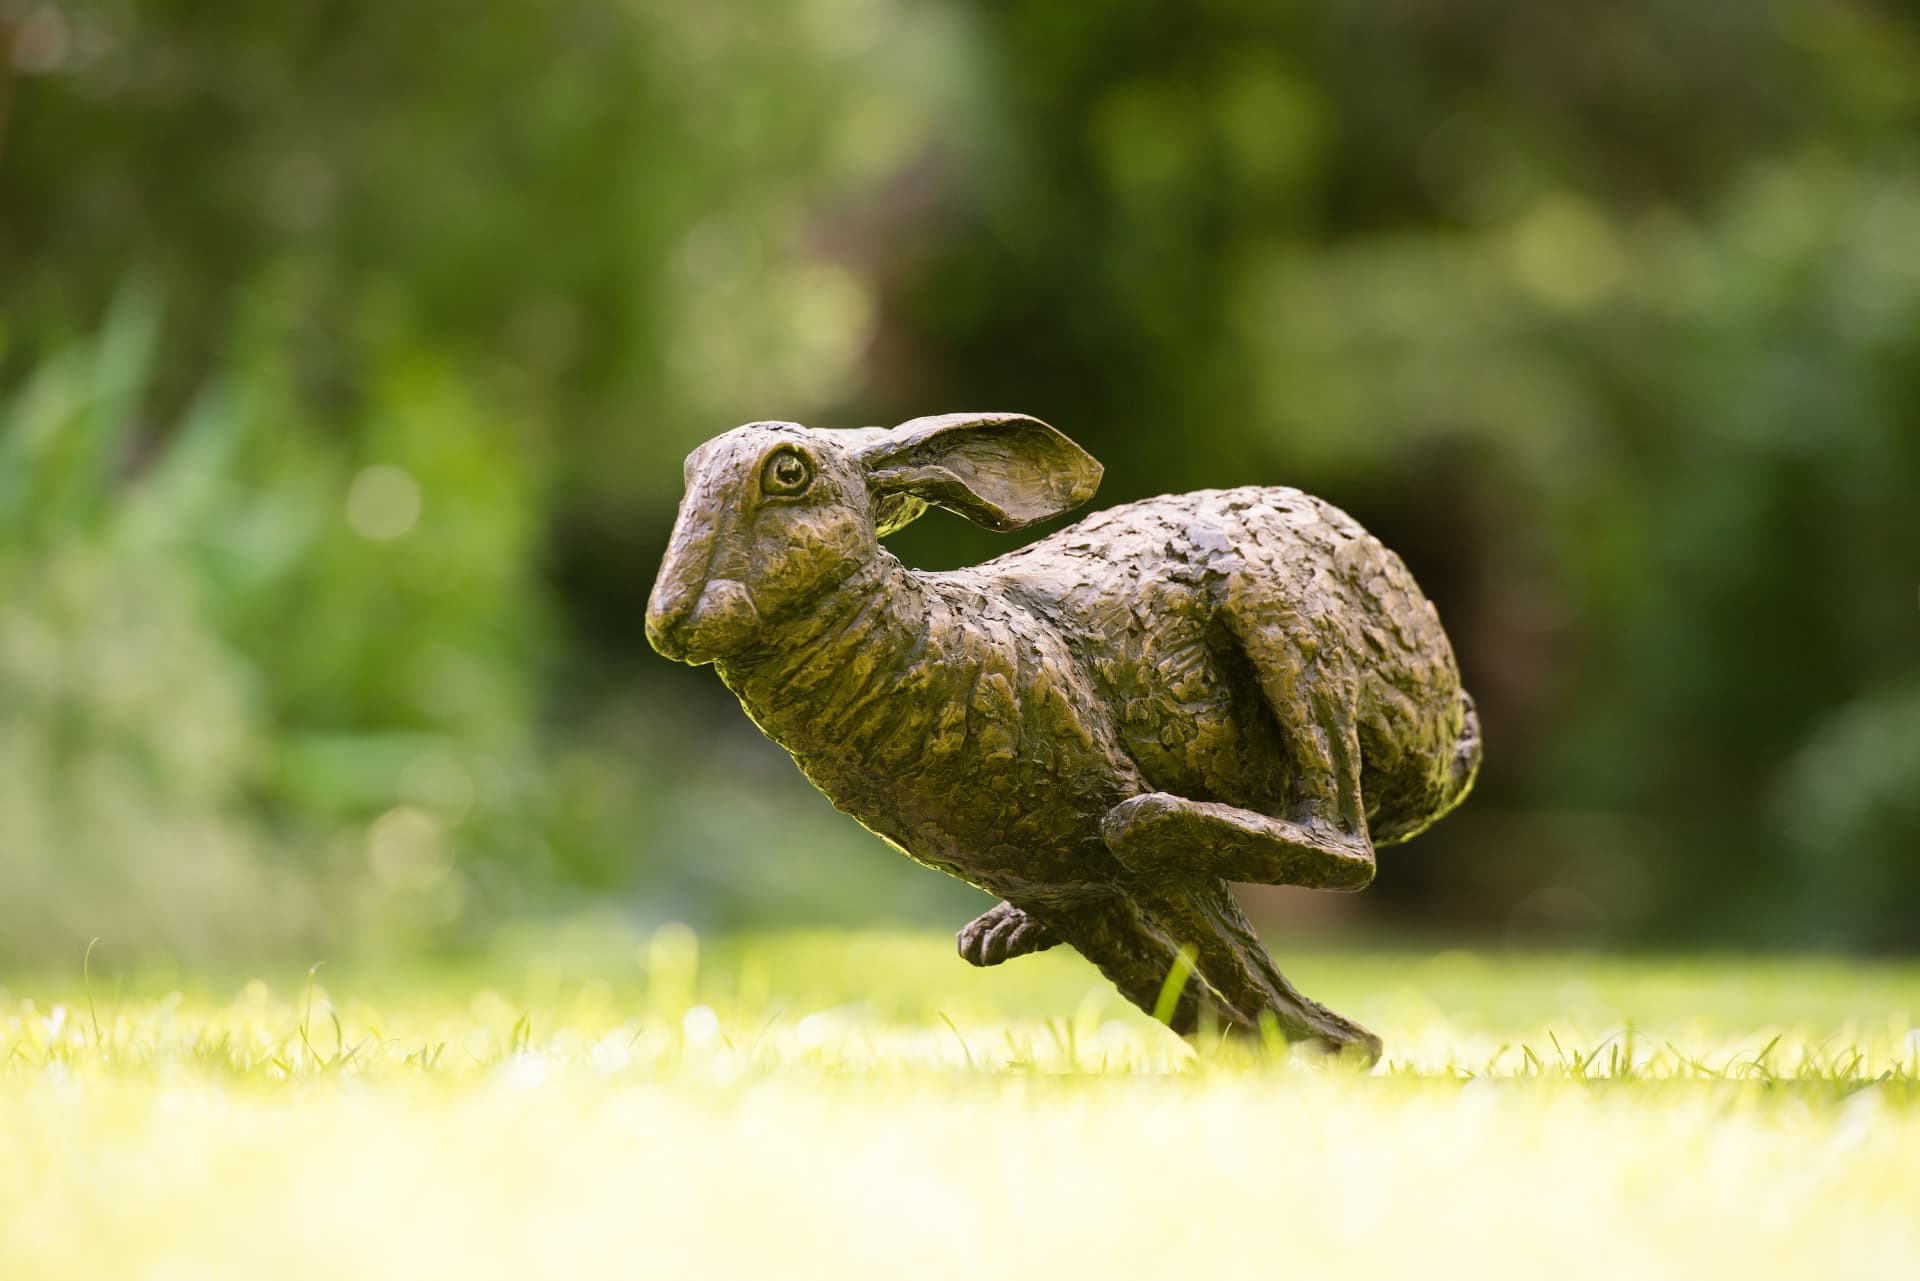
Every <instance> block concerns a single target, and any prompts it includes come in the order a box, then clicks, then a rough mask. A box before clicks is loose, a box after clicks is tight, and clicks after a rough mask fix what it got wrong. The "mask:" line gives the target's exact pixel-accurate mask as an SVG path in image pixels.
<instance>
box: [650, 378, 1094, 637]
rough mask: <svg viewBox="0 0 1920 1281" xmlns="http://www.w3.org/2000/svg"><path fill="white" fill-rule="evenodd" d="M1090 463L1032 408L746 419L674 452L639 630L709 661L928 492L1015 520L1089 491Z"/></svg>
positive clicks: (873, 539) (803, 598)
mask: <svg viewBox="0 0 1920 1281" xmlns="http://www.w3.org/2000/svg"><path fill="white" fill-rule="evenodd" d="M1099 483H1100V464H1099V463H1097V462H1095V461H1094V460H1093V459H1092V458H1091V457H1090V456H1089V455H1088V454H1087V452H1086V451H1085V450H1083V449H1081V448H1080V447H1079V446H1078V445H1076V444H1074V443H1073V442H1072V441H1070V440H1068V439H1067V438H1066V437H1065V436H1062V435H1061V434H1060V433H1059V432H1057V431H1055V430H1054V429H1053V428H1051V427H1049V426H1047V425H1046V424H1045V423H1043V422H1041V421H1040V420H1039V419H1037V418H1028V417H1026V416H1024V415H1022V414H944V415H941V416H940V417H937V418H916V419H914V420H913V421H912V422H908V423H903V424H901V425H900V426H898V427H895V428H892V429H891V430H883V429H879V428H861V429H858V430H854V431H816V430H814V429H812V428H808V427H802V426H800V425H799V424H798V423H780V422H764V423H748V424H747V425H746V426H744V427H736V428H734V429H733V430H732V431H730V432H728V433H726V434H725V435H724V436H716V437H714V438H713V439H712V440H710V441H708V442H707V443H706V444H704V445H702V446H700V448H698V449H696V450H694V451H693V453H691V454H689V455H688V456H687V493H686V497H684V498H682V499H681V500H680V515H679V519H677V520H676V521H675V522H674V526H673V538H672V541H671V542H670V543H669V544H668V546H667V555H666V559H665V560H664V561H663V562H662V563H661V566H660V577H659V578H658V579H657V580H655V582H654V585H653V595H652V597H651V598H650V599H649V600H648V601H647V639H648V640H649V641H651V642H652V643H653V647H654V648H655V649H657V650H659V651H660V652H661V653H662V654H665V655H666V656H667V657H668V658H674V659H679V660H680V661H682V662H687V663H710V662H712V661H714V660H715V659H720V658H726V657H728V656H729V655H733V654H737V653H740V652H742V651H744V650H747V649H750V648H752V647H753V646H755V645H756V644H758V643H760V642H762V641H763V640H766V639H769V632H770V630H771V629H773V628H775V627H777V626H779V625H780V624H781V623H783V622H786V621H788V620H790V619H794V618H798V617H802V616H804V615H806V614H807V613H808V612H810V610H811V609H812V607H813V606H814V605H815V604H816V603H817V602H819V601H820V600H821V598H822V597H824V596H825V595H826V594H827V593H828V592H830V591H831V590H832V589H833V588H835V587H837V586H839V585H840V584H841V583H844V582H846V581H847V579H849V578H851V577H852V576H853V575H854V574H855V573H857V572H858V571H859V570H860V569H861V568H862V567H864V566H865V565H867V564H868V563H869V562H871V561H872V560H873V559H874V557H875V556H877V555H878V554H879V549H880V543H879V538H880V535H882V534H886V533H891V532H892V531H893V530H896V529H898V528H900V527H901V526H902V525H905V524H906V523H907V522H908V521H911V520H913V519H914V518H915V517H916V516H918V515H920V513H922V512H923V511H925V510H926V508H927V504H929V503H932V504H934V505H935V506H938V507H944V508H946V509H947V510H949V511H953V512H958V513H959V514H960V515H962V516H965V517H967V518H968V519H969V520H972V521H975V522H976V523H978V524H981V525H985V526H987V527H988V528H989V529H1020V528H1023V527H1024V526H1027V525H1031V524H1033V523H1034V522H1035V521H1039V520H1045V519H1046V518H1047V517H1049V516H1056V515H1058V514H1060V513H1061V512H1064V511H1069V510H1071V509H1073V508H1075V507H1078V506H1079V505H1080V504H1081V503H1084V502H1086V501H1087V499H1089V498H1091V497H1093V491H1094V490H1095V488H1096V487H1098V485H1099Z"/></svg>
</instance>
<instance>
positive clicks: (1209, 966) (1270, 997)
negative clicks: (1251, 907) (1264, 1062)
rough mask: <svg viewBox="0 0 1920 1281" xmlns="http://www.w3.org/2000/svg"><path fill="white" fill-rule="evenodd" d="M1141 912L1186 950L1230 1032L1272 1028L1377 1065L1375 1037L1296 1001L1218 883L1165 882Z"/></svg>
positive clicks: (1223, 885) (1315, 1003)
mask: <svg viewBox="0 0 1920 1281" xmlns="http://www.w3.org/2000/svg"><path fill="white" fill-rule="evenodd" d="M1140 906H1141V908H1142V910H1143V912H1144V914H1145V915H1146V917H1147V918H1148V919H1149V920H1151V921H1152V922H1153V923H1154V924H1155V925H1156V926H1157V927H1158V928H1159V929H1160V930H1161V931H1163V932H1164V933H1165V934H1166V935H1167V936H1168V937H1171V938H1176V939H1179V940H1181V942H1182V943H1184V944H1186V945H1187V946H1188V947H1191V948H1192V949H1193V955H1194V961H1195V968H1196V969H1198V971H1199V974H1200V977H1201V978H1203V979H1205V980H1206V982H1207V986H1208V988H1209V989H1210V990H1212V991H1215V992H1218V993H1219V994H1220V995H1221V997H1223V998H1224V999H1225V1000H1226V1002H1228V1003H1229V1004H1230V1005H1232V1007H1233V1008H1234V1009H1235V1010H1237V1011H1241V1012H1243V1015H1244V1016H1243V1017H1242V1018H1241V1019H1239V1020H1236V1021H1235V1022H1233V1023H1230V1024H1229V1025H1228V1027H1229V1029H1230V1030H1238V1031H1260V1032H1262V1033H1263V1034H1264V1032H1265V1031H1266V1029H1267V1028H1268V1027H1271V1029H1272V1030H1273V1031H1274V1032H1277V1033H1279V1034H1280V1035H1281V1036H1282V1037H1284V1038H1286V1039H1287V1040H1288V1041H1300V1042H1305V1043H1309V1044H1318V1045H1321V1046H1323V1047H1325V1048H1326V1049H1328V1050H1331V1051H1334V1052H1336V1053H1341V1052H1346V1053H1352V1054H1355V1055H1357V1056H1358V1057H1359V1058H1360V1059H1362V1060H1364V1061H1365V1062H1367V1063H1375V1062H1378V1061H1379V1058H1380V1038H1379V1037H1377V1036H1375V1035H1374V1034H1373V1033H1371V1032H1369V1031H1367V1029H1365V1028H1364V1027H1361V1026H1360V1025H1359V1024H1358V1023H1355V1022H1354V1021H1353V1020H1352V1019H1349V1018H1346V1017H1344V1016H1343V1015H1340V1014H1336V1013H1335V1012H1334V1011H1332V1010H1330V1009H1328V1008H1327V1007H1326V1006H1324V1005H1321V1004H1320V1003H1319V1002H1318V1001H1313V1000H1309V999H1308V998H1307V997H1305V996H1302V995H1301V994H1300V992H1299V991H1298V989H1296V988H1295V987H1294V986H1293V984H1291V983H1289V982H1288V981H1287V979H1286V976H1285V975H1283V974H1282V973H1280V970H1279V968H1278V967H1277V966H1275V965H1274V963H1273V958H1272V957H1271V956H1268V955H1267V949H1266V948H1265V947H1263V946H1262V945H1261V943H1260V940H1259V938H1258V937H1257V936H1255V934H1254V932H1253V927H1252V926H1251V925H1249V924H1248V923H1247V918H1246V916H1245V914H1244V913H1242V912H1241V910H1240V905H1239V904H1238V903H1236V902H1234V899H1233V894H1232V892H1231V891H1230V890H1229V889H1228V888H1227V884H1226V882H1225V881H1221V880H1217V879H1214V878H1211V877H1209V878H1200V879H1196V880H1193V881H1190V882H1176V881H1169V882H1165V883H1163V884H1162V885H1161V886H1159V887H1158V888H1156V889H1153V890H1150V891H1148V892H1147V894H1146V897H1145V898H1144V899H1143V900H1142V902H1141V904H1140Z"/></svg>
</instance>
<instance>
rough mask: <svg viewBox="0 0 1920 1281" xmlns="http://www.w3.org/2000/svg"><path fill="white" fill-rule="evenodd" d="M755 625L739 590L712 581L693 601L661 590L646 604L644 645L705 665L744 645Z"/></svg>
mask: <svg viewBox="0 0 1920 1281" xmlns="http://www.w3.org/2000/svg"><path fill="white" fill-rule="evenodd" d="M759 621H760V615H759V611H758V610H757V609H755V608H754V603H753V594H752V593H751V592H749V591H748V590H747V588H746V586H745V585H744V584H741V583H736V582H734V581H733V580H731V579H727V578H716V579H713V580H712V581H711V582H708V583H706V584H705V585H704V586H702V588H701V589H700V592H699V594H698V595H697V596H696V595H695V594H694V593H693V592H692V591H689V590H685V589H680V588H678V587H677V585H667V586H666V587H665V590H656V591H655V593H654V599H653V600H651V601H649V602H648V605H647V640H648V641H649V642H651V643H652V645H653V647H654V648H655V649H657V650H659V651H660V652H661V653H662V654H664V655H666V656H667V657H668V658H673V659H678V660H680V661H682V662H694V663H699V662H707V661H710V660H711V659H713V658H716V657H718V656H720V655H721V654H724V653H726V652H727V651H728V650H730V649H733V648H735V647H736V646H738V645H739V644H741V643H742V642H744V641H745V640H747V639H749V637H750V636H751V634H752V632H753V630H754V629H755V627H756V626H757V624H758V623H759Z"/></svg>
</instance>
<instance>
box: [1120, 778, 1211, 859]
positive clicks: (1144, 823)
mask: <svg viewBox="0 0 1920 1281" xmlns="http://www.w3.org/2000/svg"><path fill="white" fill-rule="evenodd" d="M1201 826H1202V825H1201V823H1199V822H1196V815H1195V814H1194V812H1193V803H1192V802H1191V801H1188V800H1186V799H1184V798H1182V797H1179V796H1174V795H1171V794H1170V793H1167V792H1148V793H1146V794H1145V795H1143V796H1130V797H1128V798H1127V799H1126V800H1124V801H1121V802H1120V803H1119V804H1118V805H1116V806H1114V807H1113V808H1112V809H1110V810H1108V811H1107V814H1106V817H1105V818H1104V819H1102V820H1101V823H1100V835H1101V836H1102V837H1103V838H1104V839H1105V840H1106V842H1107V848H1108V849H1110V850H1112V851H1113V854H1114V857H1115V858H1117V859H1119V860H1120V861H1121V863H1123V864H1125V865H1126V866H1127V867H1130V868H1132V869H1133V870H1134V871H1136V872H1162V871H1169V870H1172V869H1173V867H1174V866H1175V865H1176V864H1178V863H1179V862H1181V861H1183V859H1184V857H1185V856H1186V855H1187V854H1188V852H1189V851H1190V850H1192V849H1194V847H1195V846H1197V845H1198V844H1199V843H1200V841H1201V839H1203V835H1202V832H1201V830H1200V828H1201ZM1195 870H1200V869H1195Z"/></svg>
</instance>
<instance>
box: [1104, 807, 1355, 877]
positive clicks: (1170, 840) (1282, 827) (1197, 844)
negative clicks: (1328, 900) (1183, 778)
mask: <svg viewBox="0 0 1920 1281" xmlns="http://www.w3.org/2000/svg"><path fill="white" fill-rule="evenodd" d="M1100 830H1101V835H1102V836H1104V837H1105V838H1106V842H1107V848H1109V849H1111V850H1112V851H1113V855H1114V857H1115V858H1117V859H1119V860H1120V862H1121V863H1122V864H1124V865H1125V866H1127V867H1129V868H1131V869H1132V870H1134V871H1136V872H1140V873H1143V874H1145V875H1147V876H1149V877H1152V878H1154V879H1156V880H1163V879H1167V878H1173V879H1179V880H1189V879H1193V878H1197V877H1218V878H1219V879H1221V880H1223V881H1252V882H1255V883H1257V884H1261V885H1300V886H1304V887H1306V888H1307V889H1314V890H1359V889H1365V888H1366V887H1367V885H1368V883H1369V882H1371V881H1372V880H1373V870H1374V862H1373V846H1372V845H1371V844H1370V843H1369V842H1368V840H1367V838H1366V837H1365V836H1351V835H1348V834H1346V833H1344V832H1341V831H1340V830H1339V829H1338V828H1336V827H1334V826H1333V825H1332V824H1330V823H1324V822H1314V821H1308V822H1306V823H1294V822H1289V821H1287V820H1286V819H1279V818H1269V817H1268V816H1267V815H1265V814H1256V813H1254V812H1253V811H1252V810H1243V809H1236V808H1235V807H1233V806H1231V805H1218V804H1215V803H1213V802H1211V801H1190V800H1187V799H1186V798H1185V797H1183V796H1173V795H1170V794H1168V793H1166V792H1148V793H1147V794H1146V795H1144V796H1134V797H1130V798H1129V799H1127V800H1124V801H1122V802H1120V803H1119V804H1118V805H1116V806H1114V807H1113V808H1112V809H1111V810H1109V811H1107V816H1106V819H1105V820H1104V821H1103V822H1102V823H1101V825H1100Z"/></svg>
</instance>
